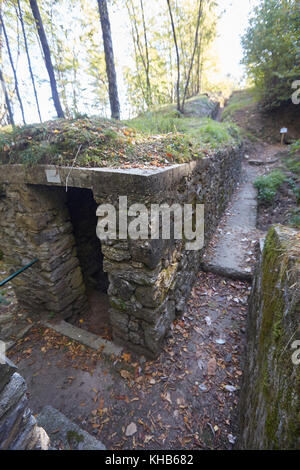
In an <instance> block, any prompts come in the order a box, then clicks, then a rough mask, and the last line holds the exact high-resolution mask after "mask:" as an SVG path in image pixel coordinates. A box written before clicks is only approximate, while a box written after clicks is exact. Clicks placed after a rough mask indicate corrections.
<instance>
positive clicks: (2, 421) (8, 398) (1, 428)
mask: <svg viewBox="0 0 300 470" xmlns="http://www.w3.org/2000/svg"><path fill="white" fill-rule="evenodd" d="M26 392H27V386H26V383H25V380H24V379H23V377H21V375H19V374H18V373H17V372H16V367H15V366H14V365H13V364H12V363H10V362H9V361H8V360H6V361H5V363H3V364H2V363H0V450H47V449H48V448H49V442H50V441H49V437H48V435H47V434H46V432H45V431H44V429H43V428H41V427H39V426H38V425H37V422H36V420H35V418H34V416H33V415H32V413H31V411H30V409H29V408H28V399H27V396H26Z"/></svg>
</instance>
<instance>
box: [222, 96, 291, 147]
mask: <svg viewBox="0 0 300 470" xmlns="http://www.w3.org/2000/svg"><path fill="white" fill-rule="evenodd" d="M231 120H232V121H233V122H235V123H236V124H238V126H239V127H241V128H242V129H245V130H246V131H247V132H249V133H251V134H252V135H253V136H255V137H256V138H258V139H260V140H261V141H262V142H268V143H271V144H276V143H279V142H280V141H281V135H280V129H281V128H282V127H287V128H288V134H287V136H286V138H285V142H286V143H287V144H289V143H291V142H292V141H294V140H297V139H300V126H299V121H300V106H295V105H294V104H289V105H286V106H283V107H281V108H278V109H274V110H272V111H262V110H261V108H260V106H259V104H258V103H253V104H251V105H249V106H246V107H244V108H242V109H239V110H237V111H235V112H234V114H233V115H232V116H231Z"/></svg>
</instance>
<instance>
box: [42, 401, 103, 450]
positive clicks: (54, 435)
mask: <svg viewBox="0 0 300 470" xmlns="http://www.w3.org/2000/svg"><path fill="white" fill-rule="evenodd" d="M36 420H37V423H38V425H39V426H40V427H42V428H43V429H44V430H45V431H46V433H47V434H48V436H49V438H50V446H51V448H52V449H62V450H106V447H105V446H104V444H102V442H101V441H98V439H96V438H95V437H93V436H91V435H90V434H89V433H88V432H86V431H83V429H81V428H80V427H79V426H77V424H75V423H73V422H72V421H71V420H69V419H68V418H67V417H66V416H65V415H64V414H62V413H61V412H60V411H58V410H57V409H55V408H53V407H52V406H45V407H44V408H43V409H42V411H41V413H40V414H39V415H38V416H37V418H36Z"/></svg>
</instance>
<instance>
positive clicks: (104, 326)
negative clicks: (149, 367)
mask: <svg viewBox="0 0 300 470" xmlns="http://www.w3.org/2000/svg"><path fill="white" fill-rule="evenodd" d="M66 204H67V207H68V209H69V213H70V218H71V222H72V226H73V234H74V238H75V242H76V248H77V258H78V260H79V263H80V267H81V271H82V276H83V279H84V283H85V285H86V291H87V297H88V301H89V307H90V309H89V311H88V312H82V315H79V316H76V318H74V317H73V318H71V319H69V321H70V322H71V323H72V324H75V325H76V326H80V327H81V328H84V329H86V330H88V331H90V332H91V333H95V334H98V335H100V336H103V337H105V338H107V339H110V336H111V331H110V323H109V314H108V308H109V302H108V295H107V289H108V276H107V273H105V272H104V271H103V255H102V251H101V242H100V240H99V238H98V237H97V235H96V226H97V216H96V210H97V203H96V201H95V200H94V197H93V193H92V191H91V190H90V189H82V188H72V187H71V188H68V192H67V202H66Z"/></svg>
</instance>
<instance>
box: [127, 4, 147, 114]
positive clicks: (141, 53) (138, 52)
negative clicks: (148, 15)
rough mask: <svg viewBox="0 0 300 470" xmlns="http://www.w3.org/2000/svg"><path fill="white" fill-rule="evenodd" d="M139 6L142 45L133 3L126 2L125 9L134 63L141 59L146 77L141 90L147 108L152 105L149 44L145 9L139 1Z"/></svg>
mask: <svg viewBox="0 0 300 470" xmlns="http://www.w3.org/2000/svg"><path fill="white" fill-rule="evenodd" d="M140 6H141V17H142V27H143V36H144V45H143V44H142V40H141V37H140V32H139V28H138V18H137V13H136V9H135V6H134V2H133V1H132V0H128V1H127V2H126V7H127V10H128V14H129V17H130V20H131V35H132V39H133V44H134V48H135V56H136V63H137V62H138V58H139V59H141V61H142V65H143V69H144V72H145V76H146V91H145V92H144V90H143V88H142V93H143V96H144V100H145V102H146V104H147V106H151V105H152V104H153V101H152V89H151V81H150V58H149V44H148V37H147V28H146V21H145V9H144V2H143V0H140ZM137 68H138V67H137ZM137 74H138V76H139V71H138V70H137ZM139 80H141V77H140V78H139Z"/></svg>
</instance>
